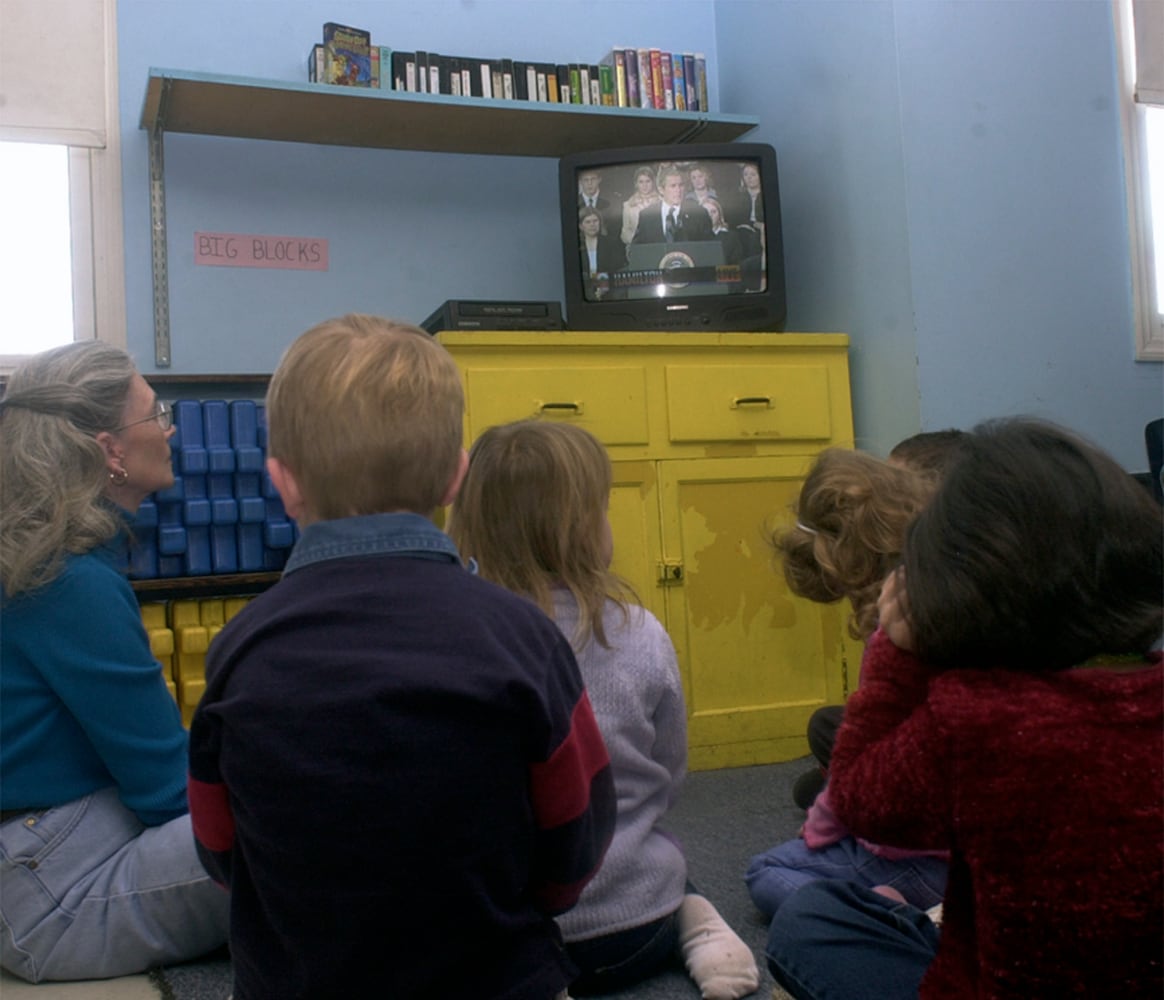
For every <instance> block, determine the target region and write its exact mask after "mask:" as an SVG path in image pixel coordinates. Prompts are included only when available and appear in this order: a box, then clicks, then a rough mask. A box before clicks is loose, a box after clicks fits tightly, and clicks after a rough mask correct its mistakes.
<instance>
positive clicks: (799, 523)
mask: <svg viewBox="0 0 1164 1000" xmlns="http://www.w3.org/2000/svg"><path fill="white" fill-rule="evenodd" d="M796 526H797V527H798V528H799V529H800V530H801V531H803V532H804V533H805V534H806V535H815V534H818V532H817V530H816V528H810V527H809V526H808V525H807V524H805V523H804V522H803V521H797V522H796Z"/></svg>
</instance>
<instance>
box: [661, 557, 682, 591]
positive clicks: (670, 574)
mask: <svg viewBox="0 0 1164 1000" xmlns="http://www.w3.org/2000/svg"><path fill="white" fill-rule="evenodd" d="M658 570H659V572H658V578H657V582H658V584H659V585H660V586H662V587H676V586H678V585H679V584H681V583H682V582H683V564H682V563H681V562H668V561H664V562H661V563H659V564H658Z"/></svg>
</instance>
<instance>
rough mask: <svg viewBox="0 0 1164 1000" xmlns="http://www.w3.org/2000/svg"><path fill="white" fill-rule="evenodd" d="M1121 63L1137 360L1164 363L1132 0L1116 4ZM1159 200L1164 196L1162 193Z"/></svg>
mask: <svg viewBox="0 0 1164 1000" xmlns="http://www.w3.org/2000/svg"><path fill="white" fill-rule="evenodd" d="M1112 8H1113V12H1114V16H1115V41H1116V62H1117V68H1118V71H1119V84H1120V119H1121V124H1122V129H1123V139H1124V173H1125V184H1126V188H1127V211H1128V234H1129V238H1130V241H1131V263H1132V311H1133V321H1134V323H1135V333H1136V360H1138V361H1164V322H1162V320H1161V315H1160V312H1159V310H1158V309H1157V307H1156V303H1157V302H1159V301H1160V297H1159V296H1158V295H1157V289H1156V287H1155V286H1156V264H1155V255H1156V254H1157V253H1164V247H1155V246H1153V241H1152V202H1151V196H1152V192H1151V186H1150V184H1149V181H1148V148H1147V135H1146V125H1145V121H1144V116H1145V108H1144V107H1143V106H1142V105H1140V104H1138V103H1137V102H1136V93H1135V92H1136V40H1135V33H1134V21H1133V16H1132V0H1113V3H1112ZM1156 196H1157V197H1162V196H1164V192H1161V191H1157V192H1156Z"/></svg>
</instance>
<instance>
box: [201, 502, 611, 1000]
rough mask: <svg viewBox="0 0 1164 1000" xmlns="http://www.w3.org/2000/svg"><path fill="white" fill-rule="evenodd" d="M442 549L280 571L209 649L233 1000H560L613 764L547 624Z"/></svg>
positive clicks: (565, 648)
mask: <svg viewBox="0 0 1164 1000" xmlns="http://www.w3.org/2000/svg"><path fill="white" fill-rule="evenodd" d="M385 516H387V517H398V515H381V516H379V517H385ZM355 520H364V519H355ZM335 523H336V524H342V523H343V522H335ZM429 527H430V528H431V525H430V526H429ZM431 530H432V531H434V532H435V531H436V529H435V528H431ZM310 533H311V528H308V530H307V532H305V534H304V538H303V539H302V540H301V543H300V544H303V543H304V542H308V541H310V539H311V534H310ZM437 534H440V533H439V532H437ZM440 537H441V538H442V539H444V540H445V541H447V536H443V535H441V536H440ZM449 545H451V543H449ZM441 548H442V546H441V545H437V546H436V549H437V551H428V552H423V553H421V552H413V553H405V552H374V553H373V554H369V555H345V556H344V557H342V558H330V557H327V556H324V557H322V558H320V559H317V560H316V561H308V562H306V564H304V565H301V566H297V567H293V571H292V572H288V573H287V575H285V576H284V578H283V579H282V580H281V581H280V582H279V583H278V584H277V585H276V586H275V587H273V588H272V589H271V590H269V591H268V592H266V593H265V594H263V595H262V596H260V597H258V598H256V599H255V600H254V601H252V602H251V603H250V604H249V605H248V606H247V607H246V608H245V609H244V611H243V612H241V613H240V614H239V615H238V616H237V617H236V618H235V619H234V620H232V621H231V622H230V623H229V624H228V625H227V626H226V628H225V629H224V630H223V632H222V633H221V634H220V635H219V636H218V637H217V639H216V640H215V641H214V643H213V644H212V647H211V650H210V653H209V656H208V658H207V690H206V694H205V696H204V697H203V700H202V702H201V704H200V705H199V707H198V710H197V712H196V713H195V716H194V720H193V724H192V726H191V731H190V806H191V814H192V817H193V821H194V830H195V836H196V838H197V841H198V846H199V851H200V854H201V856H202V858H203V862H204V864H205V865H206V867H207V869H208V870H209V871H210V872H211V874H212V875H214V876H215V877H216V878H217V879H218V880H219V881H221V882H222V883H224V884H226V885H228V886H229V887H230V890H231V895H232V900H231V954H232V959H233V963H234V970H235V987H234V996H235V1000H259V998H264V1000H265V998H271V997H278V998H280V1000H291V998H313V997H320V998H323V997H328V998H331V997H337V996H385V997H393V998H402V1000H403V998H430V997H431V998H447V997H452V996H473V997H479V998H482V1000H484V998H498V1000H500V998H513V1000H518V998H520V1000H539V998H546V1000H549V998H551V997H553V996H555V995H556V994H557V993H558V992H559V991H560V990H562V989H563V988H565V987H566V986H567V985H568V983H569V981H570V979H571V978H572V976H573V974H574V969H573V967H572V965H571V963H570V962H569V960H568V958H567V957H566V955H565V953H564V951H563V949H562V946H561V939H560V936H559V933H558V930H557V927H556V925H555V923H554V921H553V919H552V917H553V915H554V914H556V913H560V912H562V911H564V910H566V909H568V908H569V907H571V906H573V904H574V903H575V902H576V901H577V899H578V896H579V895H580V893H581V891H582V889H583V887H584V886H585V884H586V883H587V882H588V881H589V879H590V878H591V877H592V876H593V874H594V872H595V871H596V870H597V868H598V866H599V864H600V863H601V860H602V856H603V853H604V851H605V849H606V846H607V844H608V843H609V839H610V836H611V832H612V830H613V824H614V812H615V798H614V787H613V781H612V778H611V772H610V766H609V759H608V757H607V753H606V748H605V746H604V745H603V743H602V738H601V736H600V734H599V731H598V727H597V725H596V723H595V721H594V716H593V714H592V712H591V708H590V704H589V701H588V699H587V697H586V693H585V690H584V688H583V685H582V680H581V677H580V675H579V672H578V667H577V664H576V662H575V660H574V656H573V654H572V652H571V650H570V647H569V645H568V643H567V642H566V641H565V639H564V638H563V637H562V635H561V633H560V632H559V631H558V629H557V628H556V627H555V626H554V624H553V623H552V622H551V621H550V620H549V619H548V618H546V617H545V616H544V615H543V614H542V612H541V611H540V610H538V609H537V608H536V607H534V606H533V605H532V604H531V603H529V602H527V601H525V600H523V599H522V598H519V597H516V596H514V595H512V594H510V593H508V592H507V591H505V590H503V589H501V588H499V587H496V586H494V585H492V584H490V583H488V582H486V581H483V580H481V579H479V578H477V577H475V576H473V575H472V574H470V573H469V572H467V571H466V570H465V569H464V568H463V567H462V566H461V565H460V563H459V561H458V560H457V558H456V556H455V550H452V552H453V553H454V554H453V555H451V556H450V555H448V554H447V549H446V551H444V552H442V551H440V549H441ZM289 565H290V564H289Z"/></svg>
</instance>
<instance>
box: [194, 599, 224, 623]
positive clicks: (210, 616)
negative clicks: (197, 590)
mask: <svg viewBox="0 0 1164 1000" xmlns="http://www.w3.org/2000/svg"><path fill="white" fill-rule="evenodd" d="M199 603H200V604H201V608H200V609H199V618H198V620H199V621H200V622H201V623H202V624H203V625H222V624H223V623H224V622H225V621H226V618H225V616H224V614H225V613H224V610H223V604H224V601H223V600H222V598H217V599H214V600H208V601H201V602H199Z"/></svg>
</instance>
